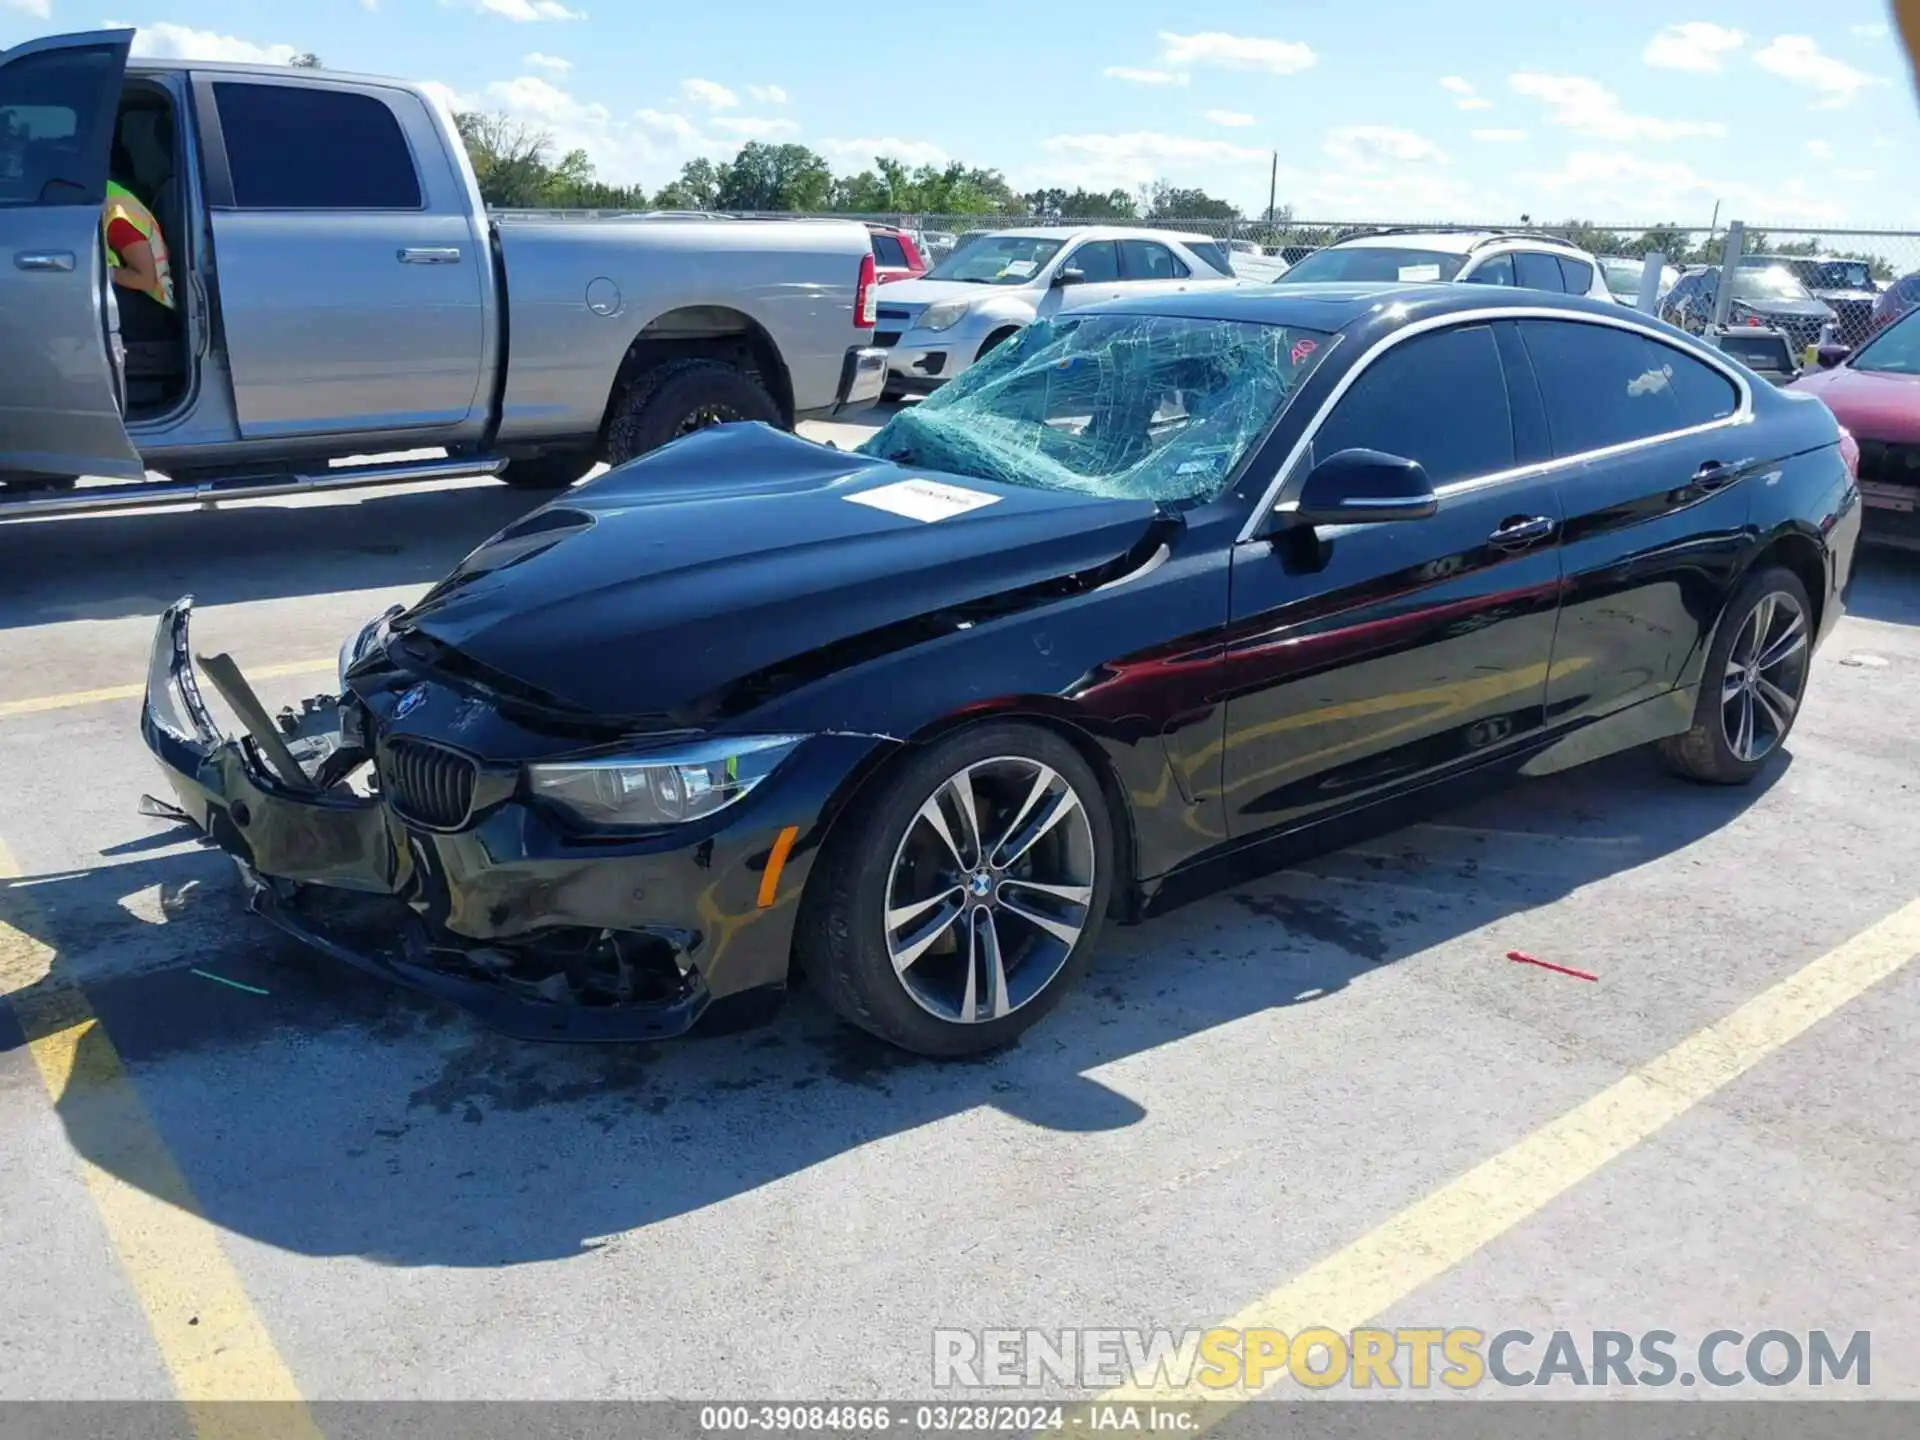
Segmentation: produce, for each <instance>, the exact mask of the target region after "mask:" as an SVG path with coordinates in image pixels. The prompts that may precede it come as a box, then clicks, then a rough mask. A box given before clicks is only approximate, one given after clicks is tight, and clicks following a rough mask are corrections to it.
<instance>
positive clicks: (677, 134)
mask: <svg viewBox="0 0 1920 1440" xmlns="http://www.w3.org/2000/svg"><path fill="white" fill-rule="evenodd" d="M633 118H634V119H636V120H638V121H639V122H640V123H641V124H642V125H644V126H646V127H647V128H648V129H649V130H655V131H658V132H659V133H660V134H662V135H671V136H673V137H674V139H676V140H686V141H693V140H698V139H699V138H700V127H699V126H698V125H696V124H694V123H693V122H692V121H691V120H689V119H688V118H687V117H686V116H684V115H674V114H669V113H664V112H662V111H659V110H636V111H634V112H633Z"/></svg>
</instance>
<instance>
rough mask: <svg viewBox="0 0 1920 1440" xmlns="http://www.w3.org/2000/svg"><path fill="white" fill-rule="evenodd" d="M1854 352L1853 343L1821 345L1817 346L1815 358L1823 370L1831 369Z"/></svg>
mask: <svg viewBox="0 0 1920 1440" xmlns="http://www.w3.org/2000/svg"><path fill="white" fill-rule="evenodd" d="M1852 353H1853V347H1852V346H1851V345H1820V346H1816V347H1815V349H1814V352H1813V358H1814V360H1815V361H1816V362H1817V363H1818V364H1819V366H1820V368H1821V369H1822V370H1831V369H1833V367H1834V366H1836V365H1838V364H1839V363H1840V362H1841V361H1842V360H1844V359H1846V358H1847V356H1849V355H1851V354H1852Z"/></svg>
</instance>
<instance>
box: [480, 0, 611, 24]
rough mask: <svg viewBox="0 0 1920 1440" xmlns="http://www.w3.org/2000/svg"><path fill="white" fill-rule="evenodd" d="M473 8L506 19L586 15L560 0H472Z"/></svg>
mask: <svg viewBox="0 0 1920 1440" xmlns="http://www.w3.org/2000/svg"><path fill="white" fill-rule="evenodd" d="M473 4H474V8H475V9H477V10H484V11H486V13H487V14H489V15H499V16H501V17H503V18H504V19H508V20H519V21H531V20H584V19H586V18H587V17H586V15H585V14H583V13H582V12H581V11H578V10H569V9H568V8H567V7H566V6H564V5H562V4H561V3H560V0H473Z"/></svg>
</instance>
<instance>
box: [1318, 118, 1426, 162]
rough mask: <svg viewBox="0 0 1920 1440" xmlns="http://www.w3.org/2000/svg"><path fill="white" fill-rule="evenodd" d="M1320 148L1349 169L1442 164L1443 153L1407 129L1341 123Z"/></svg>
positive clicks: (1328, 135)
mask: <svg viewBox="0 0 1920 1440" xmlns="http://www.w3.org/2000/svg"><path fill="white" fill-rule="evenodd" d="M1320 148H1321V149H1322V150H1324V151H1326V153H1327V154H1328V156H1330V157H1331V158H1332V159H1334V160H1336V161H1338V162H1339V163H1340V164H1341V165H1344V166H1346V167H1347V168H1348V169H1350V170H1358V171H1362V172H1378V171H1381V170H1389V169H1393V168H1394V167H1396V166H1405V165H1445V164H1446V163H1447V156H1446V152H1445V151H1443V150H1441V148H1440V147H1439V146H1438V145H1436V144H1434V143H1433V141H1431V140H1429V139H1427V137H1426V136H1424V135H1416V134H1414V132H1413V131H1411V130H1396V129H1395V128H1394V127H1393V126H1391V125H1341V126H1338V127H1336V128H1334V129H1332V130H1329V131H1328V132H1327V138H1326V139H1325V140H1324V141H1322V142H1321V146H1320Z"/></svg>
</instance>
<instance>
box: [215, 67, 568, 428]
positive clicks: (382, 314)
mask: <svg viewBox="0 0 1920 1440" xmlns="http://www.w3.org/2000/svg"><path fill="white" fill-rule="evenodd" d="M203 92H211V95H210V97H207V99H209V100H210V102H211V107H209V104H208V103H206V101H205V100H203V104H202V107H201V108H202V110H203V112H205V111H206V110H208V109H209V108H212V109H213V110H214V111H215V112H216V113H217V114H218V115H219V117H220V118H219V127H220V131H221V134H222V137H223V146H224V155H223V159H224V161H225V162H226V165H225V167H224V168H225V170H226V174H225V175H224V176H223V177H222V179H223V180H224V182H225V185H226V187H227V190H228V194H227V195H226V196H225V197H222V202H221V203H218V204H217V206H216V209H215V211H214V214H213V240H214V255H215V263H216V265H217V267H218V279H219V287H220V302H221V310H222V314H223V316H224V318H225V329H226V338H227V350H228V356H229V361H230V364H231V367H232V371H233V389H234V400H235V404H236V407H237V409H238V411H239V421H240V432H241V434H242V435H244V436H246V437H247V438H249V439H256V438H274V437H280V436H294V435H324V434H327V433H331V432H356V431H380V430H405V429H419V430H421V431H423V432H426V433H423V435H422V439H423V441H424V440H425V439H426V438H427V434H430V433H431V432H434V431H438V430H444V429H450V428H453V427H456V426H458V425H460V424H461V423H462V422H463V421H465V420H466V419H467V418H468V416H469V415H470V414H471V412H472V411H473V409H474V406H475V405H476V404H477V403H478V402H479V401H480V399H481V398H482V397H481V362H482V358H483V355H484V344H485V330H484V318H485V317H484V310H483V305H484V292H483V289H482V283H481V273H482V267H483V266H486V265H488V264H490V263H491V257H490V256H489V254H488V253H487V251H486V249H485V247H484V246H482V245H480V244H478V243H476V239H475V236H474V232H473V224H472V220H471V218H470V217H469V216H468V215H467V214H466V212H465V209H464V207H463V205H461V204H459V203H457V202H458V200H459V197H458V195H457V194H456V193H455V192H454V190H453V187H452V186H451V185H448V184H445V183H441V184H439V185H436V184H435V183H434V182H435V181H438V180H442V178H443V177H440V176H439V175H438V174H437V172H436V171H434V170H432V169H429V170H428V172H427V174H426V176H424V177H422V176H420V175H418V174H417V173H415V172H414V164H415V162H414V160H413V159H412V158H410V156H409V149H411V154H412V155H413V156H424V155H429V154H431V153H433V152H431V151H429V150H428V148H427V144H426V143H425V142H426V141H429V140H431V138H432V131H431V129H430V128H429V127H427V124H426V118H427V117H426V111H425V110H424V109H423V108H422V107H421V106H420V105H419V104H418V102H417V101H416V100H414V99H413V98H412V97H410V96H408V95H406V94H404V93H403V92H397V91H394V92H388V91H373V90H353V89H343V88H340V87H330V88H329V87H323V86H319V85H306V84H290V83H256V82H253V81H250V80H241V79H238V78H228V77H220V78H219V79H218V80H217V81H216V82H215V83H212V84H207V85H204V86H203ZM416 112H417V113H416ZM330 116H331V117H333V118H332V122H331V123H328V117H330ZM241 124H244V126H245V127H246V132H247V136H248V138H247V139H246V140H240V141H237V140H236V135H235V130H236V126H237V125H241ZM343 127H348V128H351V129H352V130H353V134H351V135H350V136H349V137H348V138H347V139H342V138H341V130H342V128H343ZM409 132H412V133H413V134H414V135H415V138H416V143H415V144H413V145H412V146H411V147H409V145H408V142H407V139H406V138H405V137H406V135H407V134H408V133H409ZM349 140H350V141H351V143H349ZM323 151H324V152H326V153H321V152H323ZM340 153H347V154H352V155H353V156H354V157H355V158H354V161H353V164H352V166H351V167H342V166H341V165H340V163H339V161H338V159H337V155H338V154H340ZM374 155H378V156H380V157H383V163H381V164H379V165H374V164H372V163H371V159H370V157H371V156H374ZM409 186H411V187H412V188H411V191H410V192H409V190H408V187H409ZM436 191H439V192H443V193H436ZM409 201H411V202H412V204H411V208H407V202H409ZM584 303H585V302H584V301H583V302H582V304H584Z"/></svg>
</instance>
